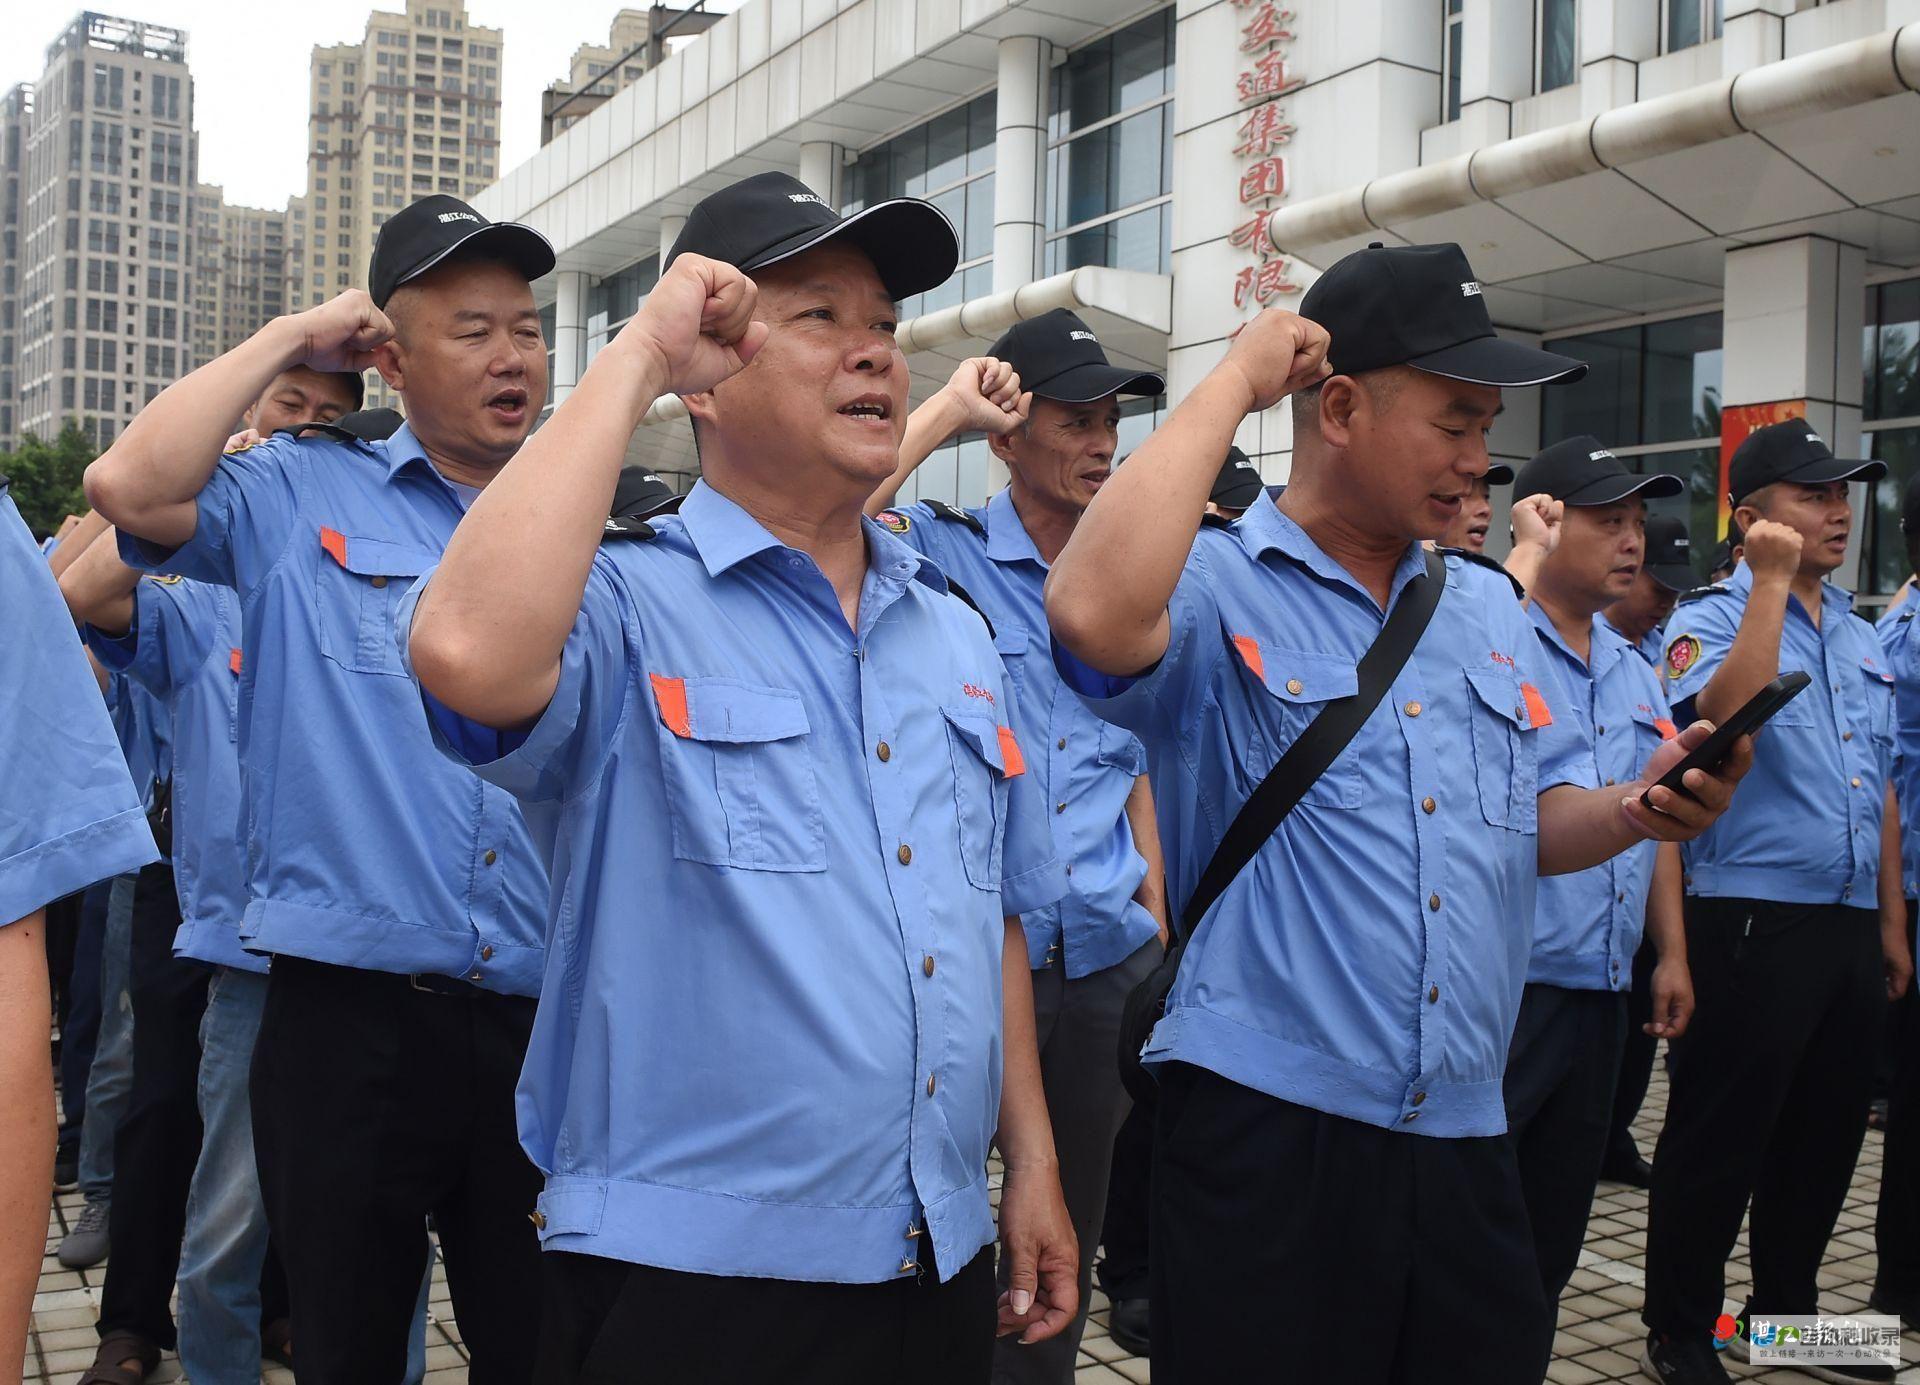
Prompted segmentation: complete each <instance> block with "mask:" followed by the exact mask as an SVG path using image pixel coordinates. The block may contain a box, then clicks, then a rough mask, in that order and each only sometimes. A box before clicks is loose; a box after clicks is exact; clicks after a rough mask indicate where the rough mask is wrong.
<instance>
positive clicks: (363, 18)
mask: <svg viewBox="0 0 1920 1385" xmlns="http://www.w3.org/2000/svg"><path fill="white" fill-rule="evenodd" d="M739 4H740V0H708V8H709V9H712V10H720V11H726V10H732V9H736V8H738V6H739ZM644 6H645V0H634V2H633V8H635V9H641V8H644ZM94 8H95V10H96V12H99V13H104V14H116V15H122V16H124V17H126V18H128V19H142V20H146V21H148V22H149V23H154V24H168V25H171V26H173V27H175V28H179V29H185V30H186V31H187V39H188V49H187V56H188V61H189V62H190V63H191V64H192V67H193V80H194V102H195V105H194V124H195V126H196V127H197V128H198V129H199V131H200V179H201V181H202V182H207V183H219V184H221V185H222V186H223V187H224V188H225V189H226V197H227V201H229V202H239V203H244V204H246V205H248V206H255V207H281V206H285V205H286V201H287V198H289V197H291V196H294V195H295V194H297V193H301V192H304V191H305V190H306V182H307V164H306V126H307V61H308V56H309V54H310V53H311V52H312V50H313V46H314V45H315V44H317V43H345V42H348V41H350V40H351V41H354V42H358V41H359V39H360V38H361V36H362V35H363V34H364V33H365V31H366V25H367V13H368V11H369V10H370V9H374V8H380V9H391V10H394V11H396V12H398V11H401V10H403V9H404V8H405V6H404V3H402V0H391V2H390V3H386V4H381V5H377V6H375V5H369V4H367V3H365V2H364V0H359V3H349V0H319V3H308V4H302V3H294V2H293V0H119V3H114V0H97V2H96V4H95V6H94ZM619 8H620V3H619V0H467V18H468V22H470V23H473V24H483V25H490V26H493V27H495V28H498V29H501V30H503V31H504V33H505V43H506V53H505V57H504V71H503V73H502V74H501V76H502V83H501V88H500V97H501V112H500V118H501V124H502V127H503V128H502V130H501V140H502V142H503V148H502V149H501V172H503V173H504V172H506V171H507V170H508V169H511V168H513V167H514V166H516V165H517V164H520V163H523V162H525V161H526V160H527V159H528V158H530V157H532V155H533V152H534V151H535V150H536V149H538V148H539V147H540V93H541V91H542V90H543V89H545V87H546V86H547V84H548V83H549V82H552V81H554V80H555V79H557V78H560V77H564V76H566V73H567V65H568V62H569V60H570V59H571V58H572V56H573V50H574V49H575V48H577V47H578V46H579V45H580V44H582V43H605V42H606V41H607V27H608V25H609V24H611V23H612V21H613V16H614V13H615V11H617V10H618V9H619ZM9 9H10V12H11V13H12V14H13V16H14V18H13V19H12V20H10V21H9V22H8V25H7V27H8V32H9V40H10V41H9V42H8V43H7V44H6V46H5V47H4V49H0V87H11V86H13V85H14V83H16V82H33V81H38V80H39V78H40V72H41V68H42V66H43V64H44V63H45V61H46V48H47V45H48V44H49V43H51V42H52V41H53V40H54V39H55V38H56V37H57V36H58V35H59V34H60V32H61V31H62V30H63V29H65V28H66V26H67V25H68V24H70V23H71V22H72V21H73V19H74V17H75V15H77V14H78V13H79V9H78V8H77V7H76V8H74V9H63V8H61V6H60V4H59V0H53V2H52V3H48V2H47V0H38V3H22V4H20V5H18V6H10V7H9Z"/></svg>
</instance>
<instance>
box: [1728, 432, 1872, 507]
mask: <svg viewBox="0 0 1920 1385" xmlns="http://www.w3.org/2000/svg"><path fill="white" fill-rule="evenodd" d="M1727 473H1728V474H1727V479H1728V483H1729V484H1730V485H1731V487H1732V491H1733V503H1734V504H1736V505H1738V504H1739V503H1740V502H1741V501H1743V500H1745V499H1746V498H1747V497H1748V496H1750V495H1752V494H1753V493H1754V492H1755V491H1757V490H1759V489H1760V488H1761V487H1762V486H1771V485H1772V484H1773V483H1774V482H1775V481H1794V482H1797V483H1799V484H1800V485H1803V486H1823V485H1825V484H1826V483H1827V482H1829V481H1878V480H1879V479H1880V478H1881V477H1882V476H1885V475H1886V474H1887V464H1886V463H1885V462H1869V461H1863V460H1860V459H1857V458H1847V457H1836V456H1834V455H1833V449H1832V448H1831V447H1828V446H1827V444H1826V442H1825V441H1824V440H1823V439H1822V438H1821V436H1820V435H1819V434H1818V433H1816V432H1814V431H1813V425H1812V424H1810V423H1808V422H1807V421H1806V420H1805V419H1803V418H1792V419H1788V420H1787V421H1786V422H1785V423H1773V424H1769V425H1768V426H1767V427H1765V428H1759V429H1756V430H1754V431H1753V432H1751V433H1749V434H1747V436H1746V440H1745V441H1744V442H1742V443H1741V444H1740V446H1738V447H1737V448H1735V449H1734V452H1733V462H1732V465H1730V466H1729V467H1728V468H1727Z"/></svg>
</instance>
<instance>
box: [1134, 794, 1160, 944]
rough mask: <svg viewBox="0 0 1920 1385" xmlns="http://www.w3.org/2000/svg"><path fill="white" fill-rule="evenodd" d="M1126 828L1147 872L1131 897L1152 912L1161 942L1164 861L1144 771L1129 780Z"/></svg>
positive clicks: (1151, 798) (1151, 796)
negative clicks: (1130, 783)
mask: <svg viewBox="0 0 1920 1385" xmlns="http://www.w3.org/2000/svg"><path fill="white" fill-rule="evenodd" d="M1127 827H1128V829H1129V830H1130V831H1131V832H1132V833H1133V849H1134V850H1135V851H1137V852H1139V853H1140V856H1141V859H1143V860H1144V861H1146V863H1147V873H1146V875H1145V876H1144V877H1143V878H1142V879H1141V881H1140V888H1139V889H1137V890H1135V891H1134V892H1133V898H1134V901H1135V902H1136V903H1138V904H1139V905H1140V907H1141V908H1143V909H1145V910H1146V911H1147V912H1148V913H1149V914H1152V915H1153V921H1154V922H1155V923H1157V924H1159V925H1160V941H1161V942H1162V943H1165V942H1166V941H1167V937H1168V929H1167V919H1168V906H1167V860H1166V854H1165V853H1164V852H1163V851H1161V849H1160V823H1159V818H1158V816H1157V815H1156V814H1155V812H1154V808H1153V785H1152V784H1151V783H1150V782H1149V781H1148V779H1147V776H1146V775H1144V774H1143V775H1141V776H1139V778H1137V779H1135V780H1134V781H1133V788H1132V789H1131V790H1130V791H1129V792H1128V793H1127Z"/></svg>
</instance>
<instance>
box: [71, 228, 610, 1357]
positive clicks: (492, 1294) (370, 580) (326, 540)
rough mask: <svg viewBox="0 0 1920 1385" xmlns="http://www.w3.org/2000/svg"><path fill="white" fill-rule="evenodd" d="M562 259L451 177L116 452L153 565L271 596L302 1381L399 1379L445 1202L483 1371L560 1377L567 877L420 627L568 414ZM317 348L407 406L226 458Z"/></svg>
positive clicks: (256, 682)
mask: <svg viewBox="0 0 1920 1385" xmlns="http://www.w3.org/2000/svg"><path fill="white" fill-rule="evenodd" d="M552 265H553V252H552V248H551V247H550V246H549V245H548V244H547V242H546V240H545V239H544V238H543V237H541V236H540V235H539V234H538V233H537V232H534V231H531V230H529V229H527V228H525V227H521V226H514V225H511V224H501V225H494V224H492V223H489V222H487V221H485V220H484V219H482V218H481V217H480V216H479V215H478V214H477V213H475V212H474V211H473V210H472V209H471V208H469V207H467V206H466V205H465V204H463V203H460V202H458V201H456V200H455V199H453V198H450V197H429V198H425V199H423V200H421V201H419V202H416V203H414V204H413V205H412V206H411V207H408V208H407V209H406V210H404V211H402V212H400V213H399V214H397V215H396V216H394V217H393V218H392V219H391V220H389V221H388V222H387V224H386V225H385V226H384V227H383V228H382V229H381V233H380V238H379V240H378V242H377V243H376V245H375V247H374V255H373V263H372V265H371V267H370V270H369V273H368V281H369V283H370V284H371V286H372V296H371V299H369V297H368V295H367V294H363V293H360V292H357V291H355V292H349V293H346V294H343V295H341V296H340V297H338V298H336V299H333V300H332V301H331V302H328V303H326V304H323V305H321V306H320V307H317V308H313V309H310V310H309V311H307V312H304V313H301V314H298V315H296V316H293V317H288V318H281V319H278V320H277V321H275V322H273V323H271V324H269V325H268V326H267V327H266V328H264V329H263V330H262V331H261V332H259V333H258V334H256V335H255V336H254V337H252V338H251V339H250V340H248V341H247V342H245V343H243V344H242V345H241V346H239V347H236V348H235V349H234V350H233V351H230V352H228V353H227V354H226V355H225V356H222V357H221V358H220V359H218V360H217V361H214V362H213V363H211V364H209V365H206V366H203V367H201V368H200V369H199V370H197V371H195V372H194V373H193V374H192V375H189V376H187V377H186V378H185V379H183V380H181V381H179V382H178V383H176V384H174V385H173V386H171V387H170V388H168V389H167V390H165V391H164V392H163V393H162V394H161V395H160V396H159V397H158V398H157V399H155V400H154V401H153V402H152V403H151V404H149V405H147V407H146V408H145V409H144V410H142V411H141V413H140V414H139V416H138V417H137V418H135V420H134V421H133V423H131V424H130V425H129V426H128V427H127V430H126V431H125V432H124V433H122V434H121V436H120V438H119V440H118V441H117V442H115V443H114V445H113V447H112V448H111V449H110V450H109V451H108V452H107V454H106V455H105V456H104V457H102V458H101V459H100V460H99V461H97V462H95V463H94V464H93V465H92V466H91V467H90V468H88V471H87V488H88V494H89V497H90V498H91V499H92V501H93V503H94V505H95V506H96V508H98V509H99V510H100V511H101V513H102V514H104V515H105V516H106V517H107V518H108V519H109V520H110V521H112V522H113V523H114V524H115V525H116V526H118V528H119V529H120V531H121V549H122V553H123V555H124V556H127V557H128V559H129V561H140V562H143V563H145V564H146V565H150V566H155V567H158V568H160V569H162V570H164V571H167V572H173V573H178V574H181V575H183V576H186V577H190V578H195V579H199V580H202V581H208V582H215V583H219V584H221V585H224V586H230V587H232V588H233V589H234V590H235V591H236V592H237V593H239V595H240V597H241V601H242V609H243V612H244V628H243V631H242V637H241V646H240V650H241V652H240V675H239V677H240V683H239V698H240V701H239V750H240V761H241V764H242V765H244V766H245V769H246V774H245V796H246V821H247V825H248V836H249V856H248V860H247V887H248V891H249V894H250V896H251V898H250V902H249V903H248V905H247V910H246V916H245V918H244V920H243V921H242V925H241V941H242V943H243V945H244V946H245V947H246V948H247V949H248V950H250V951H254V952H260V953H266V954H269V955H271V956H272V958H273V966H272V971H271V972H270V974H269V977H268V982H267V997H266V1002H265V1008H264V1011H263V1013H262V1015H261V1020H260V1030H259V1035H258V1038H257V1040H256V1043H255V1048H254V1061H253V1070H252V1109H253V1133H254V1146H255V1154H256V1157H257V1159H258V1163H259V1171H260V1184H261V1192H262V1194H263V1196H264V1198H265V1201H266V1207H267V1216H268V1221H269V1223H270V1225H271V1226H272V1229H273V1235H274V1240H275V1243H276V1245H277V1247H278V1248H279V1251H280V1254H281V1257H282V1260H283V1262H284V1263H285V1266H286V1270H287V1278H288V1282H289V1287H290V1289H291V1294H292V1305H293V1321H294V1324H295V1348H294V1356H295V1360H296V1361H297V1362H298V1364H299V1371H300V1378H301V1380H302V1382H303V1385H308V1383H309V1382H321V1383H322V1385H332V1382H342V1383H343V1385H364V1382H368V1381H382V1380H395V1379H398V1378H399V1377H400V1375H401V1373H402V1370H403V1369H404V1362H405V1359H406V1354H407V1335H408V1329H409V1326H410V1324H411V1322H412V1319H413V1308H414V1304H415V1302H416V1299H417V1295H418V1290H419V1287H420V1282H421V1276H422V1273H423V1271H424V1268H425V1254H426V1242H425V1239H424V1237H423V1235H422V1225H423V1223H424V1221H425V1219H426V1217H427V1216H428V1214H429V1213H431V1215H432V1217H433V1221H434V1226H435V1229H436V1230H437V1231H438V1233H439V1236H440V1243H441V1247H442V1250H443V1252H444V1255H445V1258H446V1264H447V1278H448V1283H449V1286H450V1287H451V1289H452V1291H453V1302H454V1309H455V1312H456V1313H457V1314H458V1315H459V1318H460V1324H461V1333H462V1336H463V1338H464V1339H465V1341H466V1344H467V1346H468V1348H469V1350H470V1351H471V1353H472V1368H471V1369H472V1377H473V1380H474V1381H475V1382H476V1385H486V1383H487V1382H502V1381H505V1382H521V1381H525V1380H527V1379H528V1378H529V1377H530V1376H531V1374H532V1358H533V1350H534V1345H533V1344H534V1339H535V1337H536V1335H537V1316H538V1308H537V1304H536V1303H535V1302H534V1300H533V1298H532V1296H531V1295H529V1294H528V1293H527V1285H528V1284H529V1283H530V1282H531V1280H532V1278H533V1276H534V1274H535V1273H536V1272H537V1263H538V1260H537V1253H536V1244H535V1240H534V1236H533V1228H532V1227H531V1226H530V1225H529V1224H528V1221H527V1212H528V1209H529V1208H530V1207H531V1205H532V1203H533V1198H534V1195H535V1193H536V1192H537V1191H538V1187H539V1179H538V1177H537V1175H536V1174H535V1171H534V1169H533V1167H532V1166H531V1165H530V1164H529V1163H528V1162H527V1159H526V1156H525V1155H524V1154H523V1153H522V1152H521V1150H520V1148H519V1143H518V1140H517V1139H516V1135H515V1129H514V1111H513V1106H514V1098H513V1088H514V1084H515V1082H516V1081H517V1079H518V1077H519V1072H520V1064H521V1059H522V1056H523V1055H524V1052H525V1047H526V1042H527V1035H528V1032H529V1030H530V1028H531V1025H532V1020H533V1001H532V999H531V997H532V996H533V995H534V994H536V992H537V991H538V989H539V983H540V972H541V966H542V959H543V955H544V939H543V924H542V919H543V912H544V911H543V904H544V900H545V896H546V882H545V875H544V872H543V870H542V867H541V862H540V861H539V860H537V859H536V857H535V851H534V846H533V842H532V839H531V838H530V837H529V835H528V833H527V830H526V826H525V823H524V821H523V820H522V818H521V816H520V812H519V809H518V807H517V806H516V805H515V804H514V802H513V801H512V799H511V798H510V797H509V796H508V795H507V794H505V793H502V792H500V791H498V790H496V789H493V788H490V787H489V786H487V785H484V784H482V783H480V782H478V781H477V780H475V779H474V778H473V776H472V775H470V774H467V773H464V772H463V771H461V770H460V769H459V768H457V767H456V766H453V765H450V764H448V763H447V761H446V760H445V758H444V757H443V756H441V755H440V754H439V753H438V751H436V750H435V749H434V747H433V743H432V740H431V736H430V733H429V730H428V727H427V723H426V720H425V718H424V717H423V716H422V714H421V711H420V706H419V698H418V695H417V694H416V692H415V691H414V689H413V686H412V684H411V682H410V680H408V679H407V678H406V676H405V671H404V669H403V668H402V666H401V663H400V653H399V649H398V646H397V644H396V642H395V638H394V626H395V613H396V611H397V610H398V608H399V604H400V599H401V597H402V596H404V595H405V592H406V589H407V587H408V586H409V585H410V583H411V582H412V580H413V579H414V578H415V577H416V576H418V575H419V574H420V573H422V572H424V571H426V569H427V568H428V567H429V566H431V565H432V563H433V562H434V561H435V559H436V558H437V557H438V555H439V553H440V551H441V548H442V546H443V545H444V544H445V542H446V540H447V537H448V535H450V534H451V533H452V532H453V529H454V526H455V525H456V524H457V523H458V522H459V519H460V517H461V515H462V514H463V513H464V512H465V509H466V507H467V505H468V504H470V503H471V502H472V500H473V498H474V497H475V496H476V495H478V494H479V493H480V490H481V488H482V487H484V486H485V485H487V484H488V482H489V481H491V480H492V479H493V477H494V475H495V474H496V473H497V472H498V471H499V469H500V467H501V466H502V464H504V463H505V462H506V460H507V459H508V458H509V457H511V456H512V455H513V454H514V453H515V451H517V450H518V448H519V447H520V444H521V443H522V442H523V441H524V440H525V438H526V436H527V433H528V431H529V429H531V428H532V426H533V421H534V420H535V419H536V418H537V417H538V416H539V413H540V409H541V405H542V404H543V402H544V400H545V397H546V381H547V356H546V345H545V342H544V341H543V339H542V337H541V333H540V321H539V313H538V311H537V309H536V308H535V307H534V302H533V294H532V292H531V290H530V288H529V287H528V285H529V281H530V280H532V279H535V278H538V277H539V276H540V275H542V274H544V273H546V272H547V270H549V269H550V268H552ZM383 309H385V310H386V311H384V312H383V311H382V310H383ZM300 363H304V364H307V365H310V366H313V367H315V368H316V369H319V370H325V371H334V370H360V369H363V368H365V367H366V366H368V365H376V366H377V367H378V368H379V369H380V371H381V374H382V376H383V377H384V378H385V380H386V381H387V383H388V384H389V385H390V386H392V387H393V388H394V389H395V390H396V391H398V392H399V394H400V395H401V397H402V398H403V399H404V400H405V401H406V412H407V417H408V422H407V425H406V426H405V427H403V428H401V429H400V430H399V431H398V432H397V433H395V434H394V435H393V436H392V437H391V438H390V439H388V440H386V441H385V442H359V441H355V442H343V441H337V440H334V439H332V438H329V437H312V436H309V437H305V438H301V439H298V440H295V439H292V438H288V437H285V436H276V437H273V438H270V439H268V440H267V441H265V442H263V443H260V444H258V445H256V446H253V447H248V448H246V449H245V450H242V451H237V452H234V453H231V454H229V455H227V456H224V457H223V456H222V455H221V445H222V443H223V442H224V441H225V439H226V436H227V431H228V429H229V428H230V427H231V421H232V420H233V419H234V418H235V417H236V416H237V415H238V414H239V413H240V411H241V410H242V409H243V408H245V407H246V405H247V404H249V403H250V402H252V400H253V399H254V398H255V397H256V396H258V394H259V393H260V391H261V390H262V389H263V388H264V387H265V386H266V384H267V382H268V381H270V380H272V379H273V378H274V376H275V375H277V374H278V373H279V372H281V371H282V370H285V369H286V368H287V367H289V366H291V365H295V364H300ZM604 515H605V512H604V507H603V511H602V518H603V520H604ZM450 1077H452V1078H454V1079H456V1080H449V1079H450Z"/></svg>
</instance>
